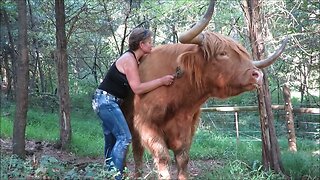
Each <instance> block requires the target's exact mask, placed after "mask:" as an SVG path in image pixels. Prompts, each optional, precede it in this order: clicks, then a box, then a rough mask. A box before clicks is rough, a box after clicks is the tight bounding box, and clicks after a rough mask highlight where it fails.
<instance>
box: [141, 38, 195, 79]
mask: <svg viewBox="0 0 320 180" xmlns="http://www.w3.org/2000/svg"><path fill="white" fill-rule="evenodd" d="M194 46H195V45H188V44H187V45H186V44H167V45H161V46H158V47H156V48H154V49H153V50H152V52H151V53H150V54H148V55H146V56H144V57H143V58H142V59H141V64H140V65H139V71H140V78H141V80H142V81H143V82H145V81H150V80H153V79H156V78H160V77H162V76H164V75H167V74H174V73H175V70H176V67H177V66H178V62H177V59H178V56H179V55H180V54H182V53H183V52H186V51H188V50H191V49H192V48H194Z"/></svg>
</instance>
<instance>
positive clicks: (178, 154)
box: [174, 146, 190, 180]
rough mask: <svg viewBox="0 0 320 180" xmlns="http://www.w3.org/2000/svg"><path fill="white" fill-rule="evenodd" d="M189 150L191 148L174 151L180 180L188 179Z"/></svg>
mask: <svg viewBox="0 0 320 180" xmlns="http://www.w3.org/2000/svg"><path fill="white" fill-rule="evenodd" d="M189 150H190V146H188V147H187V148H184V149H181V150H179V151H174V156H175V160H176V165H177V170H178V179H179V180H186V179H188V162H189Z"/></svg>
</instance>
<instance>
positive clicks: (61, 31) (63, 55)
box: [55, 0, 71, 149]
mask: <svg viewBox="0 0 320 180" xmlns="http://www.w3.org/2000/svg"><path fill="white" fill-rule="evenodd" d="M55 13H56V51H55V60H56V65H57V75H58V96H59V112H60V114H59V115H60V142H59V143H60V145H61V148H62V149H66V148H68V146H69V144H70V141H71V123H70V96H69V80H68V62H67V41H66V32H65V8H64V0H55Z"/></svg>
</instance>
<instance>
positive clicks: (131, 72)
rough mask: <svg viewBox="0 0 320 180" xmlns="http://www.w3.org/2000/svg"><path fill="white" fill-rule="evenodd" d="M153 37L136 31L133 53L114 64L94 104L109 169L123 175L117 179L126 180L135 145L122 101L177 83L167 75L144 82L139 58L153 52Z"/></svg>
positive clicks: (137, 29)
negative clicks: (126, 161)
mask: <svg viewBox="0 0 320 180" xmlns="http://www.w3.org/2000/svg"><path fill="white" fill-rule="evenodd" d="M151 37H152V32H151V31H149V30H147V29H144V28H136V29H134V30H133V31H132V33H131V34H130V36H129V50H128V51H126V52H125V53H124V54H122V55H121V56H120V58H119V59H117V60H116V61H115V62H114V63H113V64H112V66H111V67H110V69H109V70H108V72H107V74H106V76H105V78H104V80H103V81H102V83H101V84H100V85H99V87H98V89H97V90H96V92H95V94H94V98H93V101H92V106H93V109H94V110H95V112H96V113H97V114H98V116H99V117H100V119H101V120H102V127H103V133H104V139H105V150H104V153H105V158H106V165H107V167H108V169H109V170H110V168H116V170H118V171H119V172H120V175H118V176H117V177H116V179H121V178H122V173H123V164H124V159H125V155H126V150H127V148H128V146H129V144H130V142H131V134H130V131H129V128H128V125H127V123H126V120H125V118H124V115H123V113H122V112H121V110H120V107H119V104H120V102H121V101H122V99H123V98H125V97H126V96H127V95H128V93H129V92H130V91H131V90H132V91H133V92H134V93H135V94H137V95H139V94H144V93H147V92H149V91H152V90H154V89H156V88H158V87H160V86H168V85H170V84H172V83H173V80H174V77H173V76H172V75H166V76H163V77H161V78H158V79H154V80H152V81H148V82H141V81H140V77H139V71H138V65H139V59H140V58H141V57H142V56H144V55H145V54H148V53H150V52H151V49H152V38H151ZM130 89H131V90H130Z"/></svg>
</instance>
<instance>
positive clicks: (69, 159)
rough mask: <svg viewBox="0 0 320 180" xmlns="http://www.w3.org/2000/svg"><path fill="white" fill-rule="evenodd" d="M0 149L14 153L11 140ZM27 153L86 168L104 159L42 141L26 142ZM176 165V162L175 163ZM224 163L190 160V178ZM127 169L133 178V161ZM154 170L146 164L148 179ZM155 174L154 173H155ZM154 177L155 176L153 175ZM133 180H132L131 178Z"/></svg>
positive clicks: (3, 141)
mask: <svg viewBox="0 0 320 180" xmlns="http://www.w3.org/2000/svg"><path fill="white" fill-rule="evenodd" d="M0 147H1V153H6V154H11V153H12V141H11V139H2V138H0ZM26 152H27V158H32V159H39V158H40V157H42V156H44V155H48V156H51V157H55V158H56V159H58V160H59V161H61V162H65V163H67V164H69V165H73V166H86V165H87V164H92V163H101V164H103V161H104V159H103V157H77V156H76V155H75V154H73V153H71V152H67V151H62V150H60V149H57V148H55V147H54V145H53V144H50V143H48V142H41V141H26ZM173 163H174V162H173ZM221 165H222V163H220V162H218V161H214V160H190V161H189V164H188V169H189V177H190V179H197V176H199V175H201V174H202V173H205V172H208V171H210V170H213V169H214V168H216V167H218V166H221ZM127 168H128V169H129V172H130V174H129V177H132V176H133V174H132V172H133V171H134V163H133V161H131V162H130V161H128V162H127ZM152 169H153V163H152V162H145V164H144V172H145V174H144V175H143V176H144V177H147V176H148V175H149V174H151V173H152V172H150V171H152ZM170 171H171V175H172V177H176V175H177V170H176V168H175V166H174V164H172V165H171V167H170ZM153 173H154V172H153ZM153 175H154V174H153ZM130 179H131V178H130ZM146 179H148V178H146Z"/></svg>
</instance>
